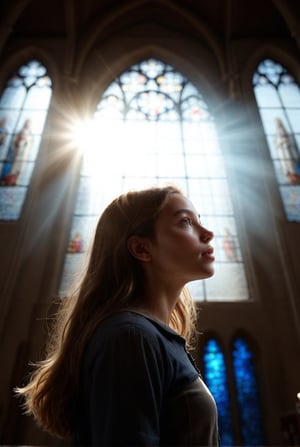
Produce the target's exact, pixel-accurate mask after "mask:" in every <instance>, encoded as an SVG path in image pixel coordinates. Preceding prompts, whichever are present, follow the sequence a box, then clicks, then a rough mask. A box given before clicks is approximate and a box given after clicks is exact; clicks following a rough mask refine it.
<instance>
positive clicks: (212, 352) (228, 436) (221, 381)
mask: <svg viewBox="0 0 300 447" xmlns="http://www.w3.org/2000/svg"><path fill="white" fill-rule="evenodd" d="M203 364H204V371H203V372H204V379H205V382H206V384H207V386H208V388H209V389H210V391H211V393H212V394H213V396H214V398H215V401H216V404H217V408H218V415H219V431H220V439H221V445H222V446H232V445H234V437H233V428H232V416H231V406H230V399H229V391H228V383H227V371H226V365H225V359H224V354H223V352H222V350H221V347H220V345H219V343H218V342H217V341H216V340H214V339H210V340H208V341H207V342H206V344H205V347H204V353H203Z"/></svg>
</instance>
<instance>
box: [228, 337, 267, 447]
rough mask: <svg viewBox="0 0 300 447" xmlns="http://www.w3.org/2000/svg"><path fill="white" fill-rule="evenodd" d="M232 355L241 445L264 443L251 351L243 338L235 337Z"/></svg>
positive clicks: (259, 444)
mask: <svg viewBox="0 0 300 447" xmlns="http://www.w3.org/2000/svg"><path fill="white" fill-rule="evenodd" d="M232 356H233V369H234V376H235V382H236V389H237V399H238V405H239V410H240V427H241V435H242V439H243V445H249V446H250V445H251V446H261V445H265V441H264V436H263V428H262V414H261V408H260V402H259V392H258V385H257V380H256V372H255V367H254V358H253V352H252V351H251V349H250V347H249V346H248V344H247V343H246V341H245V340H244V339H242V338H237V339H236V340H235V342H234V345H233V352H232ZM249 421H251V423H249Z"/></svg>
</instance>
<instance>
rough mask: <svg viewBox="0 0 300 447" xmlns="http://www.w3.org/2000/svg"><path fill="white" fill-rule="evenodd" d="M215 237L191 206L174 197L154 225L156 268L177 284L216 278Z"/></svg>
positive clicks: (189, 202) (180, 197)
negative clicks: (213, 244)
mask: <svg viewBox="0 0 300 447" xmlns="http://www.w3.org/2000/svg"><path fill="white" fill-rule="evenodd" d="M212 238H213V233H212V232H211V231H209V230H207V229H206V228H204V227H203V226H202V224H201V222H200V219H199V215H198V213H197V211H196V210H195V207H194V205H193V204H192V202H191V201H190V200H189V199H188V198H186V197H185V196H183V195H181V194H179V193H172V194H170V196H169V199H168V201H167V203H166V205H165V207H164V208H163V210H162V211H161V213H160V214H159V216H158V218H157V221H156V223H155V238H154V240H153V241H152V244H151V245H152V249H151V252H152V264H153V268H154V269H156V270H157V272H160V274H161V275H166V276H169V277H170V278H171V280H174V281H180V282H181V283H183V284H185V283H186V282H189V281H193V280H196V279H203V278H208V277H210V276H212V275H213V274H214V266H213V264H214V256H213V247H212V246H211V245H210V244H209V243H210V241H211V239H212Z"/></svg>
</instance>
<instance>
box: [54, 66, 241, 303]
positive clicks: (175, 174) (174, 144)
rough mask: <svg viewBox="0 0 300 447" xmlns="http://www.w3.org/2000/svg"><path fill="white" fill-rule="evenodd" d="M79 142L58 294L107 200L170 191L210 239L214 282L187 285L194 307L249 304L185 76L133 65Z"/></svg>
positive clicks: (236, 245) (222, 195) (211, 154)
mask: <svg viewBox="0 0 300 447" xmlns="http://www.w3.org/2000/svg"><path fill="white" fill-rule="evenodd" d="M81 141H82V142H83V145H82V151H83V163H82V168H81V175H80V180H79V191H78V198H77V201H76V205H75V211H74V217H73V223H72V228H71V234H70V241H69V245H68V253H67V255H66V260H65V269H64V272H65V273H64V275H63V284H62V290H64V289H65V288H67V284H68V282H69V280H71V281H72V276H73V275H75V274H76V271H77V269H78V268H79V266H80V265H81V262H83V261H82V260H83V259H84V253H85V251H86V249H87V247H88V245H89V242H88V239H89V238H88V235H90V234H92V233H93V228H94V227H95V224H96V221H97V219H98V216H99V214H100V212H101V210H102V209H103V207H104V206H105V205H106V204H107V203H108V202H109V201H110V200H111V199H112V198H113V197H115V196H116V195H119V194H120V193H121V192H123V191H127V190H129V189H140V188H144V187H149V186H153V185H157V184H166V183H172V184H175V185H177V186H178V187H179V188H180V189H181V190H182V191H183V192H184V193H186V194H187V195H188V196H189V197H190V198H191V200H192V201H193V202H194V204H195V206H196V207H197V208H198V210H199V212H200V214H201V219H202V221H203V222H204V224H205V225H206V226H207V227H209V228H212V229H213V230H214V233H215V242H214V246H215V253H216V259H217V261H216V262H217V264H218V266H217V268H216V275H215V276H214V278H211V279H210V280H208V281H206V280H205V281H195V282H193V283H191V284H190V289H191V292H192V294H193V296H194V298H195V300H197V301H203V300H207V301H241V300H247V299H248V298H249V293H248V286H247V280H246V276H245V271H244V264H243V259H242V254H241V249H240V242H239V238H238V230H237V225H236V222H235V216H234V210H233V205H232V201H231V195H230V190H229V186H228V183H227V175H226V171H225V166H224V160H223V156H222V150H221V148H220V146H219V143H218V135H217V129H216V125H215V121H214V117H213V116H212V114H211V113H210V110H209V107H208V105H207V102H206V100H205V98H204V96H202V94H201V93H200V92H199V90H198V89H197V88H196V87H195V86H194V85H193V84H192V83H191V82H190V81H189V79H188V78H187V77H186V76H185V75H183V74H182V73H180V72H179V71H177V70H175V69H174V68H173V66H171V65H169V64H167V63H165V62H162V61H161V60H158V59H155V58H150V59H146V60H142V61H140V62H138V63H136V64H134V65H133V66H131V67H130V68H129V69H128V70H126V71H125V72H123V73H122V74H121V75H120V76H119V77H117V78H116V79H115V81H113V82H112V83H111V84H110V85H109V86H108V88H107V89H106V90H105V91H104V93H103V94H102V97H101V99H100V101H99V102H98V105H97V109H96V112H95V115H94V122H93V125H90V127H89V129H87V130H85V133H84V134H83V135H82V136H81ZM68 278H69V279H68Z"/></svg>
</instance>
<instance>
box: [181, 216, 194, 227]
mask: <svg viewBox="0 0 300 447" xmlns="http://www.w3.org/2000/svg"><path fill="white" fill-rule="evenodd" d="M181 222H182V224H183V225H187V226H192V225H193V222H192V219H190V218H189V217H183V218H182V220H181Z"/></svg>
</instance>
